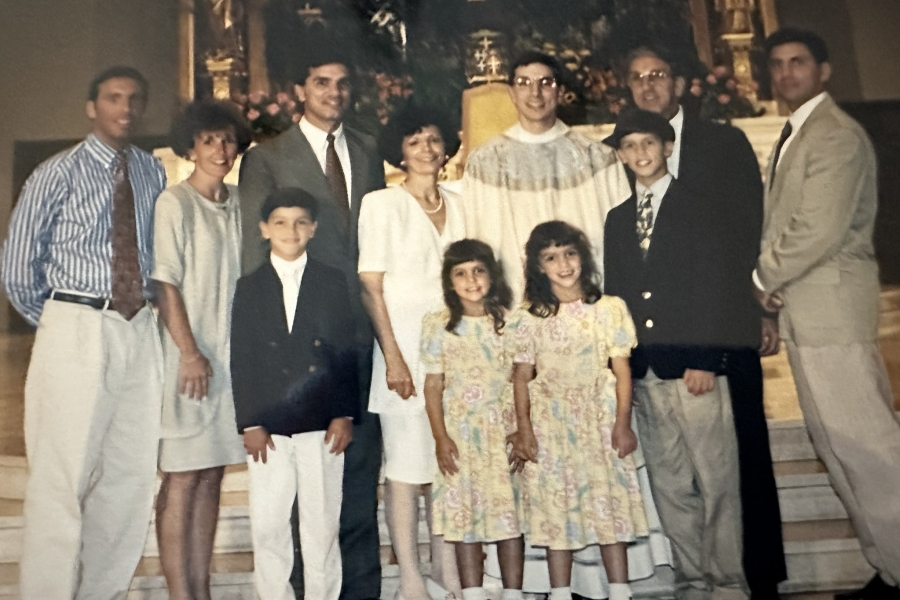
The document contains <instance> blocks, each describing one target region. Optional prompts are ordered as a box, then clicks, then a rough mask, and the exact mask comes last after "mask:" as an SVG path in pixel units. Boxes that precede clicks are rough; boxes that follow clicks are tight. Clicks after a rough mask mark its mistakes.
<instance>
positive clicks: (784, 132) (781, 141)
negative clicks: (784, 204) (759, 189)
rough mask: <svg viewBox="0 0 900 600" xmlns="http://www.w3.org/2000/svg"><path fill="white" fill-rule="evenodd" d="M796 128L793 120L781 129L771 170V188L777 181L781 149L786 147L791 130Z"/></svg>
mask: <svg viewBox="0 0 900 600" xmlns="http://www.w3.org/2000/svg"><path fill="white" fill-rule="evenodd" d="M793 130H794V127H793V125H791V122H790V121H788V122H787V123H785V124H784V129H782V130H781V137H779V138H778V143H777V144H775V154H773V155H772V169H771V170H770V171H769V189H772V183H774V181H775V169H777V168H778V159H779V158H780V157H781V149H782V148H784V143H785V142H786V141H787V139H788V138H789V137H791V132H792V131H793Z"/></svg>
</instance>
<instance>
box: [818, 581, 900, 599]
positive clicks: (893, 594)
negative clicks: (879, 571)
mask: <svg viewBox="0 0 900 600" xmlns="http://www.w3.org/2000/svg"><path fill="white" fill-rule="evenodd" d="M834 600H900V588H898V587H895V586H891V585H888V584H887V583H885V582H884V579H882V578H881V576H880V575H875V577H873V578H872V579H871V580H869V583H867V584H866V585H865V587H863V588H860V589H858V590H853V591H852V592H844V593H842V594H835V595H834Z"/></svg>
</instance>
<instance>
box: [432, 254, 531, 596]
mask: <svg viewBox="0 0 900 600" xmlns="http://www.w3.org/2000/svg"><path fill="white" fill-rule="evenodd" d="M441 280H442V285H443V288H444V300H445V302H446V304H447V308H445V309H443V310H441V311H438V312H433V313H429V314H427V315H426V316H425V318H424V319H423V321H422V338H421V340H422V341H421V363H422V365H423V366H424V367H425V371H426V373H427V375H426V377H425V389H424V391H425V409H426V411H427V413H428V419H429V421H430V423H431V429H432V433H433V435H434V439H435V446H436V453H437V462H438V469H439V471H440V472H439V473H437V474H436V477H435V480H434V489H433V492H432V496H433V509H432V510H433V514H432V530H433V532H434V534H435V535H443V536H444V540H445V541H447V542H453V543H454V545H455V550H456V559H457V564H458V565H459V576H460V581H461V583H462V588H463V589H462V593H463V598H464V600H485V598H486V596H485V591H484V588H483V587H482V585H483V579H484V571H483V561H482V543H485V542H496V543H497V553H498V555H499V557H500V568H501V573H502V579H503V587H504V590H503V600H521V598H522V568H523V559H524V542H523V540H522V532H521V530H520V527H519V519H518V510H517V497H516V490H515V484H514V481H513V476H512V475H511V474H510V464H509V458H508V456H507V451H506V443H507V442H506V438H507V435H508V433H509V432H508V431H507V429H508V427H507V424H511V423H512V422H513V414H512V412H513V411H512V405H511V404H512V403H511V402H510V399H509V396H508V394H507V395H506V396H504V390H506V389H507V388H508V384H509V377H510V373H511V369H512V363H511V361H510V360H509V356H508V352H507V351H506V349H505V347H504V336H503V335H502V334H503V330H504V327H505V322H504V320H505V317H506V308H507V307H508V306H509V303H510V297H511V293H510V290H509V287H508V286H507V285H506V282H505V281H504V280H503V276H502V274H501V272H500V268H499V266H498V264H497V262H496V261H495V260H494V255H493V252H492V251H491V249H490V247H489V246H487V245H486V244H484V243H483V242H479V241H477V240H470V239H466V240H460V241H458V242H454V243H453V244H451V245H450V246H449V247H448V248H447V251H446V253H445V255H444V266H443V270H442V273H441ZM504 408H505V410H504Z"/></svg>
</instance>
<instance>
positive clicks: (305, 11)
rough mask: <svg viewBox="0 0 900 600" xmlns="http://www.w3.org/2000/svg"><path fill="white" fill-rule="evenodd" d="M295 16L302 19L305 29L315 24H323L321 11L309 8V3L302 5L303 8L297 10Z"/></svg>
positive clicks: (312, 7)
mask: <svg viewBox="0 0 900 600" xmlns="http://www.w3.org/2000/svg"><path fill="white" fill-rule="evenodd" d="M297 15H298V16H299V17H300V18H301V19H303V24H304V25H306V26H307V27H310V26H312V25H313V24H315V23H319V24H320V25H324V24H325V19H324V18H322V9H321V8H319V7H317V6H310V4H309V2H307V3H306V4H304V5H303V8H300V9H297Z"/></svg>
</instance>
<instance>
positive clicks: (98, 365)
mask: <svg viewBox="0 0 900 600" xmlns="http://www.w3.org/2000/svg"><path fill="white" fill-rule="evenodd" d="M161 399H162V348H161V346H160V340H159V330H158V328H157V323H156V316H155V314H154V313H153V311H152V310H150V308H144V309H142V310H141V311H140V312H138V314H137V315H135V316H134V318H133V319H132V320H131V321H126V320H125V319H124V318H122V317H121V316H120V315H119V314H118V313H116V312H114V311H110V310H106V311H101V310H96V309H94V308H90V307H87V306H81V305H78V304H72V303H66V302H59V301H54V300H48V301H47V303H46V304H45V305H44V311H43V314H42V315H41V320H40V323H39V324H38V330H37V336H36V337H35V342H34V350H33V351H32V355H31V364H30V366H29V368H28V377H27V379H26V382H25V450H26V454H27V456H28V466H29V470H30V477H29V480H28V486H27V488H26V492H25V505H24V517H25V531H24V547H23V555H22V561H21V563H20V569H21V573H20V578H19V588H20V593H21V597H22V600H72V598H75V599H76V600H122V599H124V598H125V596H126V594H127V593H128V588H129V585H130V583H131V578H132V576H133V574H134V569H135V567H136V566H137V563H138V560H140V557H141V554H142V553H143V549H144V543H145V541H146V537H147V531H148V529H149V525H150V511H151V508H152V504H153V492H154V487H155V484H156V455H157V449H158V447H159V422H160V403H161Z"/></svg>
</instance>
